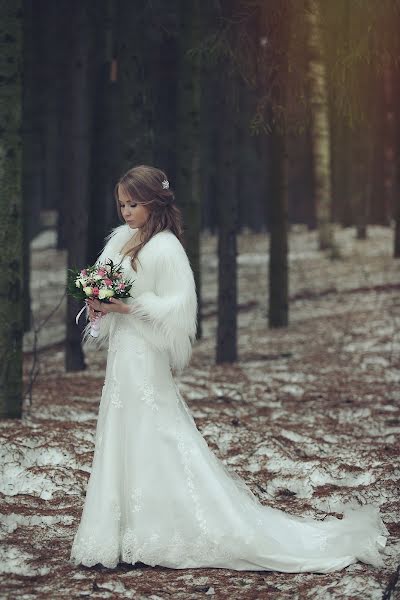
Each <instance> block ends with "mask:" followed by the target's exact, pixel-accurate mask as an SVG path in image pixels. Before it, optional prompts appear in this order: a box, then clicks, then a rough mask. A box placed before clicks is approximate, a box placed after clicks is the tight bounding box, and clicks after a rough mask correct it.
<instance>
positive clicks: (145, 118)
mask: <svg viewBox="0 0 400 600" xmlns="http://www.w3.org/2000/svg"><path fill="white" fill-rule="evenodd" d="M149 11H150V12H149ZM152 27H153V24H152V18H151V6H150V4H149V5H148V3H147V2H145V0H137V1H136V2H128V1H127V0H118V2H117V40H118V48H117V56H118V78H119V86H120V95H119V107H118V116H119V142H120V148H121V150H120V157H119V161H118V164H119V166H120V169H119V170H120V175H122V174H123V173H125V172H126V171H127V170H128V169H130V168H132V167H134V166H135V165H138V164H152V163H153V146H154V116H153V111H154V88H153V86H152V85H151V84H152V80H153V68H154V64H153V57H154V55H155V53H156V52H157V51H158V50H159V48H158V46H157V45H155V44H154V40H153V39H152Z"/></svg>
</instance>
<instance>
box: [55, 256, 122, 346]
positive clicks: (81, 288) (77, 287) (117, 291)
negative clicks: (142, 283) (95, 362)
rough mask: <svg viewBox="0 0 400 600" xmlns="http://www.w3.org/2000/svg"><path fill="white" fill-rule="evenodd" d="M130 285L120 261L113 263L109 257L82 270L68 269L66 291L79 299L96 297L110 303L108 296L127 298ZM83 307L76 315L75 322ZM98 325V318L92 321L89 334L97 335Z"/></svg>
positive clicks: (84, 299)
mask: <svg viewBox="0 0 400 600" xmlns="http://www.w3.org/2000/svg"><path fill="white" fill-rule="evenodd" d="M132 285H133V282H132V281H130V280H127V279H124V275H123V272H122V266H121V263H118V264H114V262H113V261H112V260H111V258H109V259H107V260H106V262H105V263H97V264H96V265H93V266H90V267H86V268H85V269H82V270H79V269H69V270H68V282H67V293H68V294H69V295H70V296H72V297H73V298H75V299H76V300H80V301H86V300H87V298H97V300H100V302H107V303H110V298H118V299H121V298H128V297H129V296H130V293H129V292H130V290H131V288H132ZM85 308H86V306H84V307H83V308H82V310H81V311H80V312H79V313H78V314H77V315H76V323H77V324H78V321H79V317H80V316H81V314H82V312H83V311H84V310H85ZM99 327H100V322H99V319H96V320H95V321H93V322H92V325H91V328H90V334H91V335H92V336H93V337H98V335H99Z"/></svg>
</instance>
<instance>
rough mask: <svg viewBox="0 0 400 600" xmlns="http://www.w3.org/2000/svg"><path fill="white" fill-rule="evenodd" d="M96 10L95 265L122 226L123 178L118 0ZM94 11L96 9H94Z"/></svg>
mask: <svg viewBox="0 0 400 600" xmlns="http://www.w3.org/2000/svg"><path fill="white" fill-rule="evenodd" d="M94 8H95V10H94V11H93V16H92V19H93V25H94V32H95V40H94V44H95V53H94V61H95V64H94V67H93V69H94V98H95V100H94V103H93V110H94V114H93V127H92V136H91V137H92V144H91V155H92V159H91V177H90V211H89V212H90V214H91V215H96V218H95V219H92V220H91V221H90V227H89V232H88V262H89V264H93V263H94V262H95V261H96V259H97V257H98V255H99V252H100V251H101V249H102V247H103V245H104V238H105V236H106V235H107V234H108V233H110V230H111V229H112V227H114V226H116V225H117V224H118V216H117V211H116V207H115V201H114V185H115V182H116V180H117V178H118V176H119V172H118V166H119V165H118V162H117V161H118V148H117V135H116V131H117V127H118V122H117V114H118V113H117V110H116V106H115V104H116V99H117V94H118V91H119V89H118V85H119V82H118V63H117V59H116V30H115V26H116V24H115V17H116V14H115V8H116V2H115V0H100V1H99V2H98V3H97V4H96V6H95V7H94ZM92 9H93V7H92Z"/></svg>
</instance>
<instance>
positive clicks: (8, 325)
mask: <svg viewBox="0 0 400 600" xmlns="http://www.w3.org/2000/svg"><path fill="white" fill-rule="evenodd" d="M21 76H22V10H21V2H20V1H18V0H1V2H0V81H1V89H0V139H1V148H2V150H1V152H0V269H1V273H2V286H1V293H0V353H1V360H0V417H10V418H18V417H21V414H22V332H23V309H22V293H21V291H22V279H23V274H22V272H23V249H22V229H23V226H22V193H21V112H22V111H21V104H22V90H21Z"/></svg>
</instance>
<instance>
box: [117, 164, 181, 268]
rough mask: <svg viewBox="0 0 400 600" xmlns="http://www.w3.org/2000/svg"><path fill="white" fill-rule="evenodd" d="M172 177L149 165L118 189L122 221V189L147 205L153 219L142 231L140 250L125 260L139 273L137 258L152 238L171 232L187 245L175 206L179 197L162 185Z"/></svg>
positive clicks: (132, 173) (136, 169) (135, 170)
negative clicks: (166, 231)
mask: <svg viewBox="0 0 400 600" xmlns="http://www.w3.org/2000/svg"><path fill="white" fill-rule="evenodd" d="M165 180H167V181H168V177H167V175H166V173H164V171H161V169H157V168H156V167H151V166H149V165H138V166H136V167H133V168H132V169H129V171H127V172H126V173H125V174H124V175H122V177H121V178H120V179H119V180H118V182H117V183H116V185H115V188H114V196H115V200H116V203H117V212H118V216H119V218H120V219H121V221H124V219H123V217H122V213H121V207H120V203H119V197H118V189H119V187H121V188H122V190H123V192H124V193H125V194H126V195H127V196H128V197H129V198H130V199H131V200H132V201H134V202H136V203H137V204H144V205H146V206H147V207H148V209H149V211H150V212H149V218H148V219H147V221H146V223H145V225H144V226H143V227H142V228H141V237H143V239H142V240H141V242H140V243H139V245H138V246H135V248H132V249H130V250H128V251H127V252H126V253H125V256H128V255H130V257H131V264H132V268H133V269H134V270H135V271H136V260H137V255H138V254H139V252H140V250H141V249H142V248H143V246H144V245H145V244H146V243H147V242H148V241H149V240H150V238H151V237H152V236H153V235H155V234H156V233H159V232H160V231H163V230H164V229H169V230H170V231H171V232H172V233H173V234H174V235H176V237H177V238H178V240H179V241H180V242H181V243H182V244H183V223H182V213H181V211H180V209H179V208H178V207H177V206H176V204H175V195H174V192H173V190H172V189H171V187H170V186H168V187H163V184H162V182H163V181H165Z"/></svg>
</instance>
